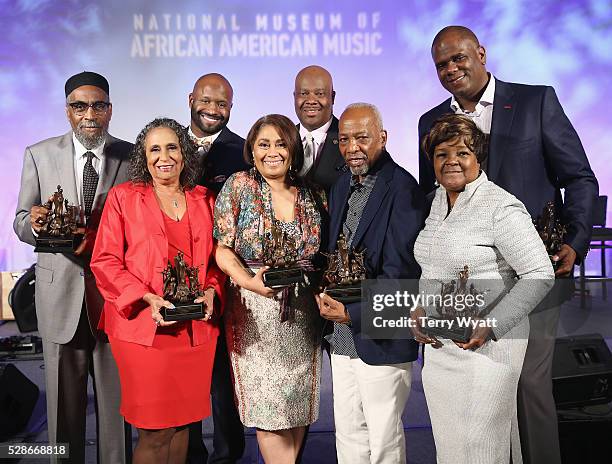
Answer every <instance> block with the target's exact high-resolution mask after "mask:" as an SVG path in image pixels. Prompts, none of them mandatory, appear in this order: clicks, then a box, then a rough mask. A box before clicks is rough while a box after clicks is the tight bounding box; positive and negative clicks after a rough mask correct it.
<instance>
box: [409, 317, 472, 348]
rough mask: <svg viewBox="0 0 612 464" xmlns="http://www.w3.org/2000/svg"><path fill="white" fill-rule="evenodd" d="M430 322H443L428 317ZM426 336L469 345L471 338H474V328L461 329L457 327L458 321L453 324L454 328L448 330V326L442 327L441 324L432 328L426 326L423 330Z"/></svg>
mask: <svg viewBox="0 0 612 464" xmlns="http://www.w3.org/2000/svg"><path fill="white" fill-rule="evenodd" d="M427 319H428V320H434V321H442V319H441V318H437V317H428V318H427ZM421 330H422V331H423V332H424V333H425V334H427V335H429V336H431V337H436V338H448V339H450V340H454V341H456V342H459V343H467V342H469V341H470V337H471V336H472V327H471V326H469V325H468V326H467V327H459V326H458V325H457V320H455V323H454V324H453V326H452V328H448V327H447V326H442V325H441V324H435V325H432V326H428V325H425V327H423V328H422V329H421Z"/></svg>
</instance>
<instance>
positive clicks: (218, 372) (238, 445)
mask: <svg viewBox="0 0 612 464" xmlns="http://www.w3.org/2000/svg"><path fill="white" fill-rule="evenodd" d="M220 325H221V333H220V334H219V338H218V339H217V350H216V352H215V362H214V365H213V373H212V385H211V388H210V393H211V396H212V418H213V426H214V435H213V452H212V454H211V455H210V460H209V459H208V450H207V449H206V446H204V442H203V441H202V422H195V423H193V424H189V449H188V452H187V463H188V464H206V463H207V462H208V464H230V463H235V462H236V461H238V460H239V459H240V458H241V457H242V454H243V453H244V427H243V425H242V422H240V416H239V415H238V410H237V409H236V403H235V402H234V386H233V384H232V377H231V373H230V362H229V356H228V354H227V344H226V342H225V333H224V330H223V320H221V321H220Z"/></svg>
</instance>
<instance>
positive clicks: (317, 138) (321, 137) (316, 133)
mask: <svg viewBox="0 0 612 464" xmlns="http://www.w3.org/2000/svg"><path fill="white" fill-rule="evenodd" d="M332 119H333V116H332V118H330V120H329V121H327V122H326V123H325V124H323V125H322V126H321V127H319V128H317V129H315V130H313V131H312V132H309V131H308V129H306V128H305V127H304V126H303V125H302V124H300V138H301V139H302V145H303V146H304V148H306V136H307V135H308V134H309V133H310V134H311V135H312V140H313V143H314V150H313V154H314V156H313V157H312V158H309V159H308V160H307V159H306V157H304V166H303V167H302V169H301V170H300V172H299V175H300V176H303V175H304V174H306V173H307V172H308V171H310V168H312V166H313V164H314V162H315V161H316V159H317V157H318V156H319V153H320V152H321V148H322V147H323V145H324V144H325V137H327V131H328V130H329V126H331V123H332Z"/></svg>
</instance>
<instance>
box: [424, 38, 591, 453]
mask: <svg viewBox="0 0 612 464" xmlns="http://www.w3.org/2000/svg"><path fill="white" fill-rule="evenodd" d="M431 54H432V58H433V62H434V65H435V69H436V72H437V75H438V79H439V80H440V83H441V84H442V87H444V88H445V89H446V90H448V92H450V93H451V98H449V99H447V100H446V101H444V102H443V103H441V104H440V105H438V106H436V107H435V108H433V109H431V110H429V111H428V112H427V113H425V114H424V115H422V116H421V119H420V120H419V140H422V139H423V137H424V136H425V134H426V133H427V132H428V131H429V129H430V128H431V126H432V125H433V123H434V121H435V120H436V119H437V118H439V117H440V116H441V115H443V114H445V113H451V112H454V113H458V114H464V115H466V116H468V117H470V118H471V119H472V120H473V121H474V122H475V123H476V125H477V126H478V127H479V128H480V129H481V130H482V131H483V132H484V133H485V134H488V135H489V153H488V157H487V159H486V160H485V162H484V163H481V167H482V169H483V170H484V171H485V172H486V173H487V176H488V178H489V180H491V181H493V182H494V183H496V184H497V185H499V186H500V187H502V188H504V189H505V190H507V191H508V192H510V193H512V194H513V195H514V196H516V197H517V198H518V199H519V200H521V201H522V202H523V203H524V204H525V206H526V208H527V210H528V211H529V213H530V214H531V216H532V217H533V218H536V217H538V216H539V215H541V214H542V211H543V209H544V207H545V205H546V203H547V202H549V201H552V202H554V204H555V205H556V210H557V214H558V215H559V216H560V217H562V218H563V221H564V224H565V226H566V228H567V235H566V237H565V244H564V245H563V246H562V248H561V250H560V251H559V253H558V254H557V255H555V256H553V260H555V261H556V262H557V264H558V268H557V270H556V273H555V274H556V275H557V277H564V276H569V277H570V278H571V277H572V275H573V267H574V264H575V263H576V262H579V261H580V260H583V259H584V258H585V256H586V253H587V251H588V247H589V242H590V236H591V227H592V223H591V216H592V210H593V204H594V201H595V199H596V197H597V195H598V185H597V180H596V179H595V176H594V174H593V171H592V170H591V167H590V165H589V162H588V160H587V157H586V154H585V152H584V149H583V147H582V144H581V142H580V139H579V137H578V134H577V133H576V131H575V129H574V127H573V126H572V124H571V122H570V121H569V119H568V118H567V116H566V115H565V113H564V111H563V108H562V107H561V104H560V103H559V100H558V99H557V96H556V94H555V91H554V89H553V88H552V87H549V86H543V85H524V84H514V83H508V82H503V81H501V80H499V79H496V78H495V77H494V76H493V75H492V74H491V73H489V72H487V69H486V62H487V54H486V50H485V48H484V47H483V46H482V45H481V44H480V42H479V41H478V38H477V37H476V35H475V34H474V33H473V32H472V31H471V30H469V29H468V28H466V27H463V26H448V27H445V28H444V29H442V30H441V31H440V32H438V34H437V35H436V37H435V38H434V40H433V43H432V47H431ZM419 145H420V144H419ZM434 181H435V176H434V172H433V168H432V165H431V162H430V161H429V159H428V158H427V156H426V154H425V153H424V151H423V150H422V148H421V150H420V153H419V183H420V185H421V187H422V188H423V190H424V191H425V192H426V193H428V192H430V191H432V190H433V189H434ZM561 189H564V196H563V197H562V195H561ZM569 282H570V283H572V285H573V280H569ZM558 287H559V281H558V285H557V288H558ZM565 287H569V286H564V288H562V289H561V290H562V292H565V293H566V294H567V295H568V297H571V293H572V292H571V288H570V289H569V290H566V288H565ZM558 301H559V300H557V304H553V302H549V303H548V304H541V305H540V307H539V309H547V310H546V311H539V312H538V310H537V309H536V311H534V312H533V313H532V314H531V315H530V316H529V319H530V326H531V329H530V330H531V334H530V338H529V344H528V347H527V352H526V354H525V361H524V363H523V370H522V374H521V379H520V382H519V391H518V413H519V430H520V435H521V448H522V451H523V460H524V461H525V462H526V463H530V464H536V463H537V464H539V463H547V464H549V463H550V464H555V463H559V462H560V460H561V458H560V452H559V442H558V433H557V414H556V408H555V403H554V399H553V396H552V358H553V351H554V345H555V334H556V328H557V322H558V318H559V311H558V307H557V306H558ZM551 306H552V307H551Z"/></svg>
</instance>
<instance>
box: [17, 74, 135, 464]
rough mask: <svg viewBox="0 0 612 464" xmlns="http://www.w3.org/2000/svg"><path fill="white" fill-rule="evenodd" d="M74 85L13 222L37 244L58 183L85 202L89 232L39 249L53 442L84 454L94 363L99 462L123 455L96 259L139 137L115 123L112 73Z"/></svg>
mask: <svg viewBox="0 0 612 464" xmlns="http://www.w3.org/2000/svg"><path fill="white" fill-rule="evenodd" d="M65 91H66V115H67V116H68V120H69V121H70V125H71V126H72V130H71V131H69V132H68V133H66V134H64V135H61V136H59V137H53V138H50V139H47V140H43V141H42V142H39V143H37V144H35V145H32V146H30V147H28V148H26V150H25V155H24V161H23V171H22V174H21V189H20V191H19V200H18V204H17V211H16V214H15V220H14V222H13V228H14V229H15V232H16V233H17V235H18V236H19V239H20V240H21V241H23V242H26V243H29V244H31V245H34V244H35V238H36V236H37V235H38V233H39V232H40V231H41V227H42V226H41V224H42V223H44V220H45V218H46V216H47V213H48V210H47V209H46V208H44V207H42V206H40V205H41V204H42V203H44V202H46V201H47V199H48V198H49V197H50V195H52V194H53V192H55V191H56V189H57V186H58V185H61V187H62V190H63V195H64V198H65V199H66V200H68V201H69V202H70V203H71V204H75V205H80V207H81V208H80V209H81V211H82V214H81V220H82V221H81V222H83V223H84V224H85V227H84V228H83V229H81V231H82V232H83V233H84V234H85V237H84V240H83V241H82V243H81V244H80V246H79V247H78V249H77V250H76V251H75V253H74V254H71V253H39V254H38V259H37V263H36V315H37V317H38V328H39V331H40V335H41V337H42V340H43V354H44V360H45V382H46V395H47V425H48V431H49V442H50V443H68V444H69V449H70V459H69V462H74V463H79V464H82V463H84V462H85V416H86V408H87V381H88V375H87V374H88V373H89V374H91V376H92V379H93V382H94V392H95V401H96V413H97V416H98V417H97V424H98V430H97V432H98V440H97V443H98V459H99V462H100V463H102V464H104V463H109V464H110V463H112V464H116V463H124V462H126V442H125V428H124V422H123V418H122V417H121V415H120V414H119V402H120V387H119V376H118V373H117V366H116V365H115V361H114V359H113V356H112V353H111V350H110V346H109V344H108V340H107V339H106V337H105V335H104V334H103V333H102V332H101V331H99V330H98V322H99V320H100V314H101V311H102V305H103V300H102V297H101V296H100V294H99V292H98V290H97V288H96V283H95V280H94V277H93V275H92V273H91V271H90V269H89V259H90V256H91V250H92V249H93V242H94V240H95V234H96V229H97V225H98V222H99V220H100V215H101V212H102V207H103V206H104V201H105V199H106V194H107V192H108V190H109V189H110V188H111V187H112V186H113V185H115V184H118V183H121V182H124V181H126V180H127V179H128V177H127V168H128V157H129V152H130V150H131V148H132V144H130V143H128V142H124V141H122V140H118V139H116V138H114V137H112V136H110V135H109V134H108V132H107V131H108V124H109V122H110V119H111V115H112V105H111V103H110V99H109V91H108V82H107V80H106V79H105V78H104V77H103V76H101V75H99V74H96V73H92V72H82V73H79V74H76V75H74V76H72V77H71V78H70V79H68V81H66V86H65ZM62 462H64V461H62Z"/></svg>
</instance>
